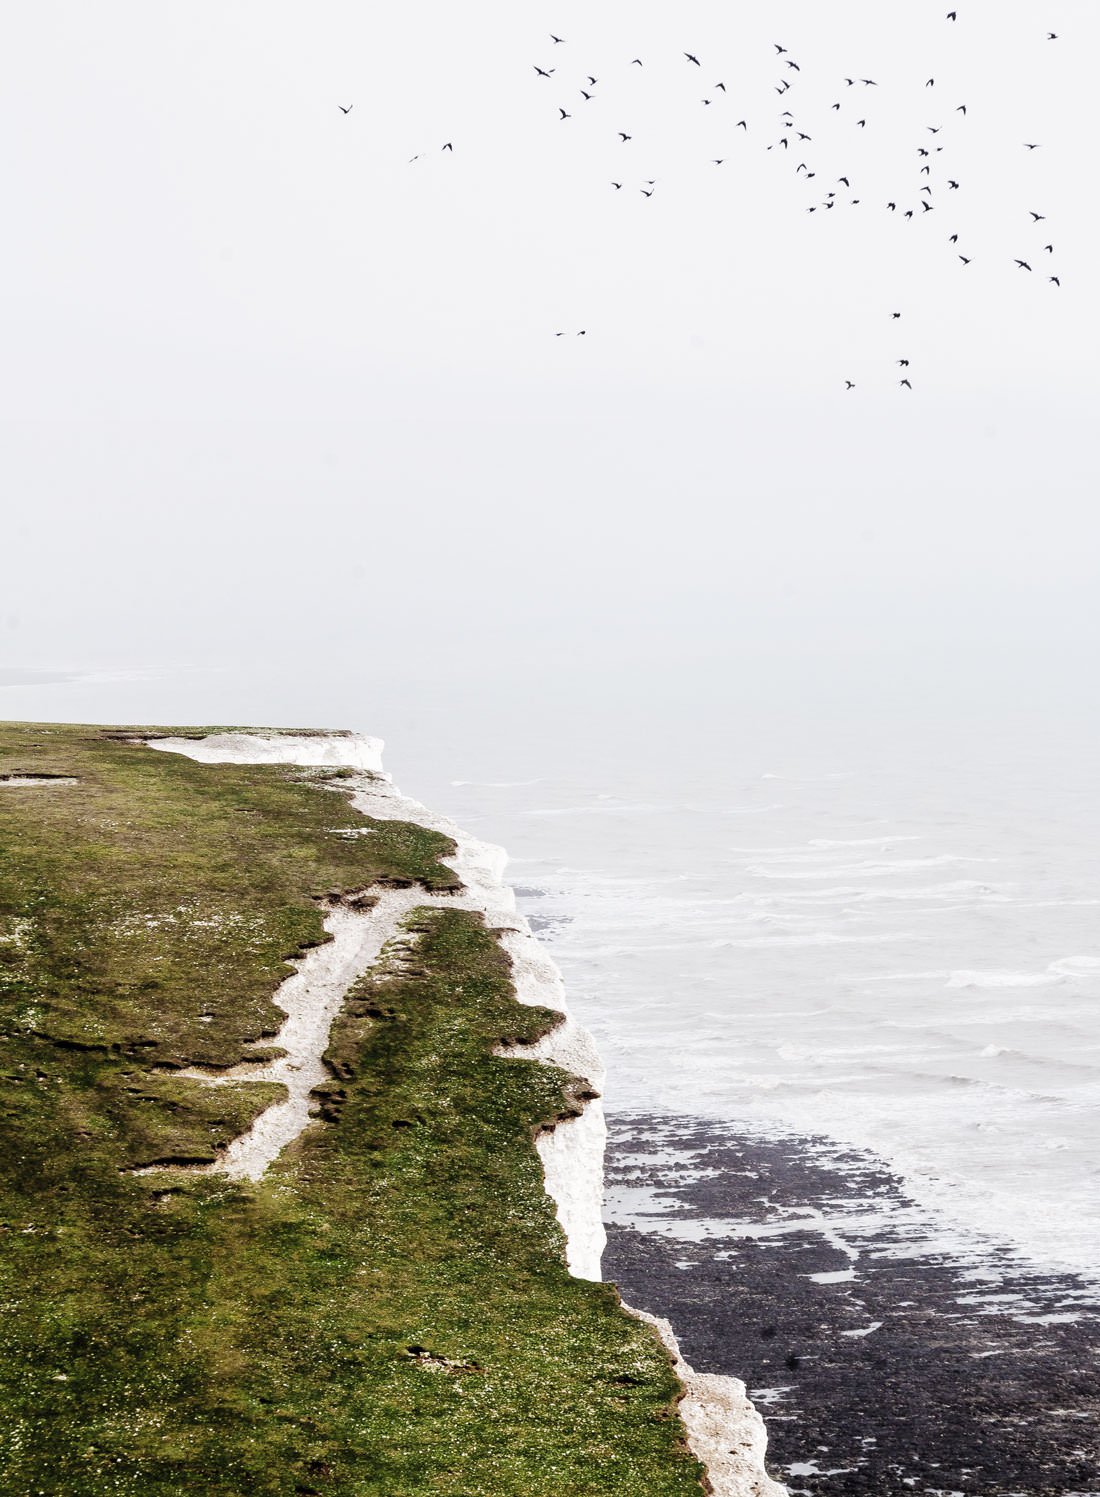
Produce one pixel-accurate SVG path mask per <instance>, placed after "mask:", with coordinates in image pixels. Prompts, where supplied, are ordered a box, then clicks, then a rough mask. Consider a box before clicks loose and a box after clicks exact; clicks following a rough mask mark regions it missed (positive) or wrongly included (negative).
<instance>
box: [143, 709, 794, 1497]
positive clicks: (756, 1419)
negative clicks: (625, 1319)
mask: <svg viewBox="0 0 1100 1497" xmlns="http://www.w3.org/2000/svg"><path fill="white" fill-rule="evenodd" d="M144 741H146V742H148V744H149V747H150V748H156V749H162V750H164V751H167V752H170V753H182V754H186V755H188V756H189V757H190V758H193V759H198V760H200V761H201V762H203V763H206V764H223V763H236V764H247V763H284V764H285V763H290V764H299V765H303V766H307V765H341V766H349V767H352V768H358V769H360V770H362V771H364V773H363V774H362V775H361V777H359V778H357V779H355V780H352V781H344V782H343V788H348V787H349V786H351V787H354V790H353V794H352V797H351V804H352V806H353V807H354V808H355V809H356V810H357V811H360V812H361V813H362V814H363V815H364V816H370V817H373V818H374V819H375V820H378V821H411V822H415V823H417V824H418V825H420V826H425V827H428V828H430V829H431V830H433V831H438V832H441V833H443V835H444V836H447V837H450V838H452V840H453V841H454V843H455V848H456V852H455V855H454V856H453V857H450V858H448V859H446V863H447V866H448V867H450V868H453V869H454V871H455V873H456V874H458V876H459V878H460V879H461V881H462V883H463V885H464V892H463V893H461V894H459V895H431V894H428V893H426V892H425V891H424V890H401V891H390V892H400V893H402V894H404V895H406V896H408V897H409V898H410V900H411V903H410V908H416V907H418V906H420V905H433V904H439V905H444V906H445V907H447V908H451V909H455V908H459V909H470V910H477V911H479V912H480V913H481V914H482V915H483V916H484V918H485V922H486V925H487V927H488V928H489V929H490V930H493V931H494V932H495V934H496V935H497V938H498V940H499V941H500V944H501V946H502V947H503V949H504V950H505V952H507V954H508V956H509V957H510V958H511V961H512V982H513V986H514V989H515V995H516V998H517V1000H518V1001H519V1002H520V1003H525V1004H537V1005H541V1006H543V1007H546V1008H550V1009H555V1010H557V1011H558V1012H559V1013H560V1014H561V1015H562V1022H561V1023H560V1024H558V1025H557V1026H555V1028H554V1029H552V1030H551V1031H550V1032H549V1033H547V1034H545V1035H544V1036H543V1037H542V1038H541V1039H540V1040H539V1041H538V1042H537V1043H536V1044H534V1045H524V1046H516V1047H514V1048H513V1049H511V1050H505V1049H504V1048H503V1047H501V1049H500V1050H499V1051H498V1053H500V1054H502V1055H505V1056H507V1057H508V1058H514V1059H524V1060H530V1061H539V1060H541V1061H545V1062H548V1063H549V1064H551V1065H555V1066H560V1067H561V1069H562V1070H564V1071H567V1072H569V1073H570V1074H571V1075H574V1076H577V1077H578V1078H579V1079H581V1080H582V1081H584V1082H586V1083H587V1085H588V1087H589V1088H590V1090H591V1092H592V1094H593V1095H592V1096H591V1097H589V1098H588V1100H587V1102H586V1105H585V1106H584V1108H583V1110H582V1112H581V1114H580V1116H579V1117H573V1118H569V1119H567V1120H565V1121H562V1122H559V1123H557V1124H556V1126H553V1127H550V1128H548V1129H544V1130H543V1131H542V1132H541V1133H540V1134H539V1135H538V1138H537V1139H536V1140H535V1148H536V1150H537V1152H538V1155H539V1158H540V1160H541V1161H542V1168H543V1178H544V1183H545V1187H546V1193H547V1195H548V1196H549V1197H550V1199H551V1200H552V1201H553V1202H554V1205H555V1208H556V1211H557V1217H558V1221H559V1223H560V1224H561V1227H562V1230H563V1231H564V1233H565V1239H566V1261H567V1263H568V1266H569V1271H570V1273H572V1274H573V1276H574V1277H575V1278H580V1279H593V1280H599V1279H600V1278H602V1273H601V1269H600V1259H601V1257H602V1255H603V1249H604V1246H605V1244H606V1241H607V1234H606V1232H605V1230H604V1224H603V1157H604V1149H605V1146H606V1141H607V1125H606V1123H605V1121H604V1114H603V1103H602V1101H601V1100H600V1096H599V1093H600V1089H601V1088H602V1086H603V1081H604V1075H605V1072H604V1066H603V1062H602V1060H601V1059H600V1055H599V1052H598V1051H597V1049H596V1043H595V1041H594V1040H593V1038H592V1036H591V1035H590V1034H589V1032H588V1031H587V1030H586V1029H584V1028H582V1027H581V1025H579V1024H578V1023H577V1022H576V1020H575V1019H574V1018H573V1016H572V1014H571V1013H570V1012H569V1007H568V1005H567V1003H566V1001H565V986H564V983H563V981H562V977H561V973H560V972H559V971H558V969H557V967H556V966H555V965H554V963H553V961H551V959H550V957H549V955H548V954H547V953H546V951H545V950H544V949H543V948H542V947H541V946H540V945H539V943H538V941H537V940H536V939H535V937H534V935H533V934H532V932H531V927H530V926H529V925H528V923H527V921H526V919H525V918H524V917H523V916H522V915H520V914H519V913H518V912H517V910H516V902H515V895H514V893H513V891H512V889H511V888H510V887H509V886H508V885H507V884H505V882H504V869H505V866H506V865H507V862H508V857H507V854H506V853H505V852H504V850H503V848H500V847H495V846H493V845H492V844H491V843H488V842H481V841H479V840H478V839H477V838H476V837H470V836H468V835H467V834H466V833H465V832H463V831H462V830H461V828H459V827H457V826H456V825H455V824H454V822H452V821H450V820H448V819H447V818H446V817H442V816H436V815H434V814H433V813H432V812H430V811H429V810H428V809H427V808H426V807H425V806H422V805H421V804H420V803H419V801H414V800H410V799H408V798H407V797H405V796H403V795H401V793H400V792H399V791H398V790H396V789H395V788H394V786H393V783H392V781H391V780H390V777H389V776H388V775H386V774H384V773H383V772H382V760H381V751H382V742H381V740H379V739H377V738H361V737H358V736H357V735H354V734H332V735H330V736H324V735H309V736H295V735H290V734H288V735H285V736H283V735H279V734H253V733H249V734H244V733H233V734H212V735H210V736H209V737H207V738H204V739H198V740H196V739H188V738H175V739H173V738H160V739H152V740H144ZM337 804H338V803H337ZM334 830H337V828H334ZM347 830H348V831H349V832H351V831H353V830H356V829H354V828H348V829H347ZM319 949H320V950H324V949H326V948H323V947H322V948H319ZM379 949H381V948H379ZM290 980H292V979H288V981H290ZM257 1074H258V1073H256V1072H254V1071H250V1075H253V1076H255V1075H257ZM307 1116H308V1115H307ZM303 1126H304V1124H303ZM623 1308H624V1309H625V1310H626V1311H627V1313H628V1314H630V1315H633V1316H635V1317H636V1318H637V1319H639V1320H644V1321H645V1322H646V1323H647V1324H648V1325H651V1326H653V1327H654V1328H655V1330H656V1331H657V1333H658V1335H659V1336H660V1337H661V1340H662V1341H663V1342H664V1345H665V1346H666V1348H667V1349H668V1352H669V1355H670V1356H671V1357H672V1360H673V1364H674V1367H675V1370H676V1373H677V1376H678V1377H679V1379H680V1381H681V1383H682V1385H683V1387H684V1390H685V1393H684V1397H683V1399H682V1400H681V1402H680V1404H679V1406H678V1412H679V1415H680V1418H681V1419H682V1422H683V1425H684V1429H685V1433H686V1436H687V1442H688V1446H689V1448H690V1449H691V1451H692V1453H693V1454H694V1455H695V1457H696V1459H697V1460H699V1461H700V1462H702V1464H703V1465H704V1466H705V1467H706V1468H707V1474H708V1478H709V1481H710V1490H711V1492H712V1494H713V1497H787V1488H786V1487H784V1486H781V1485H779V1484H778V1483H777V1482H774V1481H772V1479H771V1478H770V1477H769V1476H768V1474H767V1472H766V1470H765V1468H764V1453H765V1450H766V1447H767V1430H766V1428H765V1425H764V1421H763V1420H762V1418H761V1417H760V1414H759V1413H758V1412H757V1410H756V1409H755V1408H754V1407H753V1405H752V1404H751V1403H750V1402H749V1400H748V1397H747V1396H746V1392H745V1385H744V1383H743V1382H741V1380H740V1379H739V1378H734V1377H721V1376H719V1375H717V1374H712V1373H696V1372H695V1371H694V1370H693V1369H692V1368H691V1367H689V1366H688V1364H687V1363H686V1362H685V1361H684V1359H683V1357H682V1356H681V1355H680V1348H679V1346H678V1344H677V1342H676V1338H675V1336H674V1335H673V1333H672V1327H671V1326H670V1325H669V1323H668V1321H664V1320H661V1319H660V1318H659V1317H657V1316H652V1315H648V1314H646V1313H645V1312H644V1311H641V1310H633V1309H631V1308H630V1307H629V1306H628V1305H624V1306H623Z"/></svg>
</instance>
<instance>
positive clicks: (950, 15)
mask: <svg viewBox="0 0 1100 1497" xmlns="http://www.w3.org/2000/svg"><path fill="white" fill-rule="evenodd" d="M947 19H948V20H949V21H957V20H958V19H959V13H958V11H957V10H949V11H948V12H947Z"/></svg>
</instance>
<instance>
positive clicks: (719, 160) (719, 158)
mask: <svg viewBox="0 0 1100 1497" xmlns="http://www.w3.org/2000/svg"><path fill="white" fill-rule="evenodd" d="M725 159H726V158H725V157H724V156H712V157H711V160H712V161H713V162H714V164H715V166H721V165H722V163H723V161H725Z"/></svg>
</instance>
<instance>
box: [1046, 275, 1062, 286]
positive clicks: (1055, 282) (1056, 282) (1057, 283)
mask: <svg viewBox="0 0 1100 1497" xmlns="http://www.w3.org/2000/svg"><path fill="white" fill-rule="evenodd" d="M1048 279H1049V280H1052V281H1053V282H1054V284H1055V285H1056V286H1059V287H1060V286H1061V284H1062V283H1061V281H1060V280H1059V279H1058V277H1057V276H1056V275H1052V276H1049V277H1048Z"/></svg>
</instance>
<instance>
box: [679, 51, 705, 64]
mask: <svg viewBox="0 0 1100 1497" xmlns="http://www.w3.org/2000/svg"><path fill="white" fill-rule="evenodd" d="M684 56H685V57H686V58H687V60H688V62H693V63H694V64H695V66H696V67H697V68H701V67H702V66H703V64H702V63H701V62H700V61H699V59H698V58H697V57H696V56H695V54H694V53H693V52H685V53H684Z"/></svg>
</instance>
